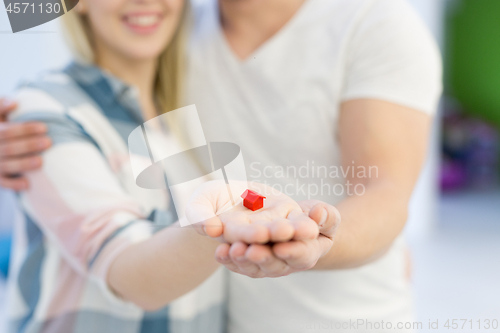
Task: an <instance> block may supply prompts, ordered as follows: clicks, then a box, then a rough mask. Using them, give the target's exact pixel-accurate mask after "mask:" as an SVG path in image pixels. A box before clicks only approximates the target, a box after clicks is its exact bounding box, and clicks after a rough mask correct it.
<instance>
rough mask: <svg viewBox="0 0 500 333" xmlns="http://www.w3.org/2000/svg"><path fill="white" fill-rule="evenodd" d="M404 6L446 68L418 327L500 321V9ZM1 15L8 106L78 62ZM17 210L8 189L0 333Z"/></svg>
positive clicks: (481, 3)
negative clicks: (53, 71) (42, 75)
mask: <svg viewBox="0 0 500 333" xmlns="http://www.w3.org/2000/svg"><path fill="white" fill-rule="evenodd" d="M196 1H203V0H196ZM402 1H409V2H410V3H412V4H413V5H414V7H415V8H416V10H417V11H418V12H419V13H420V14H421V16H422V18H423V20H424V21H425V22H426V24H427V25H428V26H429V29H430V30H431V32H432V33H433V34H434V36H435V37H436V40H437V41H438V43H439V45H440V47H441V49H442V53H443V59H444V64H445V93H444V96H443V99H442V103H441V106H440V111H439V116H438V117H437V119H436V122H435V127H434V131H433V139H432V143H431V149H430V153H429V158H428V161H427V164H426V166H425V168H424V171H423V173H422V176H421V179H420V181H419V183H418V185H417V189H416V190H415V193H414V197H413V199H412V202H411V207H410V220H409V222H408V225H407V228H406V230H405V233H406V236H407V238H408V241H409V243H410V246H411V252H412V257H413V283H414V285H415V298H416V310H417V320H419V321H422V322H423V323H424V328H425V327H426V326H427V325H426V323H428V321H429V320H431V321H435V320H439V321H440V322H441V321H442V322H443V323H444V322H445V321H446V320H448V319H450V320H452V319H458V320H460V319H467V320H470V319H472V320H473V321H477V320H485V319H489V320H493V319H497V320H499V321H500V134H499V133H500V0H402ZM0 7H1V9H0V45H2V47H1V51H0V96H9V95H10V94H12V92H13V91H14V89H15V87H16V85H17V84H18V83H19V82H20V81H22V80H25V79H30V78H33V77H34V76H35V75H36V73H39V72H40V71H43V70H46V69H49V68H56V67H60V66H62V65H63V64H64V63H66V62H67V61H68V60H69V58H70V57H69V52H68V50H67V49H66V48H65V46H64V44H63V41H62V38H61V34H60V31H59V26H58V23H57V22H54V21H52V22H49V23H46V24H44V25H42V26H39V27H35V28H32V29H30V30H28V31H24V32H20V33H17V34H15V35H14V34H12V32H11V30H10V25H9V22H8V19H7V13H6V11H5V10H4V7H2V6H0ZM14 203H15V201H14V195H13V194H12V193H10V192H8V191H5V190H1V189H0V332H2V331H3V330H2V328H1V324H2V322H3V320H2V319H3V317H2V314H3V313H5V312H4V309H5V303H4V299H5V278H6V276H7V274H8V258H9V251H10V245H11V231H12V225H13V224H14V223H15V219H16V217H15V209H13V207H14ZM423 331H426V330H425V329H424V330H423ZM463 331H464V332H479V331H484V329H483V330H479V329H476V330H470V329H467V330H463Z"/></svg>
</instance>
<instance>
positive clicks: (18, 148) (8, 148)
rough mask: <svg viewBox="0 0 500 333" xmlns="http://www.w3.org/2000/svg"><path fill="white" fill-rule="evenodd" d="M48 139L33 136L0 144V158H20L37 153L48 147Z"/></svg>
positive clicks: (49, 142)
mask: <svg viewBox="0 0 500 333" xmlns="http://www.w3.org/2000/svg"><path fill="white" fill-rule="evenodd" d="M51 143H52V142H51V140H50V138H48V137H46V136H34V137H27V138H19V139H16V140H12V141H9V142H7V143H0V157H10V156H20V155H28V154H34V153H39V152H40V151H43V150H45V149H47V148H49V147H50V145H51Z"/></svg>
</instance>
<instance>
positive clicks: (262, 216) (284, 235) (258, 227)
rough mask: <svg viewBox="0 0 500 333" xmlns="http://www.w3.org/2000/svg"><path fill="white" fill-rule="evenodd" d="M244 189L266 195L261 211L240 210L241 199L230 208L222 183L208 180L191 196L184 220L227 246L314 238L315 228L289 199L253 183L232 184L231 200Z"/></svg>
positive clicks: (244, 208)
mask: <svg viewBox="0 0 500 333" xmlns="http://www.w3.org/2000/svg"><path fill="white" fill-rule="evenodd" d="M247 188H250V189H252V190H254V191H256V192H258V193H260V194H262V195H264V196H266V199H265V201H264V207H263V208H262V209H259V210H257V211H252V210H250V209H248V208H246V207H244V206H243V205H242V203H241V200H240V202H236V203H235V205H234V206H232V201H231V198H230V197H229V194H228V187H227V185H226V183H225V182H223V181H211V182H207V183H205V184H204V185H202V186H201V187H200V188H198V189H197V191H196V192H195V193H194V194H193V195H192V196H191V199H190V201H189V203H188V205H187V209H186V217H187V218H188V220H189V222H190V223H195V224H194V226H195V227H196V229H197V230H198V231H199V232H200V233H202V234H204V235H208V236H210V237H212V238H218V239H219V240H220V241H221V242H226V243H230V244H232V243H236V242H244V243H247V244H255V243H256V244H266V243H268V242H286V241H289V240H292V239H293V240H313V239H316V238H317V236H318V225H317V224H316V222H314V221H313V220H312V219H311V218H309V217H308V216H307V215H306V214H304V212H303V210H302V208H301V206H300V205H299V204H298V203H297V202H295V201H294V200H293V199H291V198H290V197H288V196H286V195H285V194H283V193H281V192H279V191H276V190H275V189H273V188H271V187H269V186H267V185H263V184H259V183H254V182H248V183H247V182H232V184H231V192H233V198H240V195H241V194H242V193H243V192H244V191H245V190H246V189H247ZM240 192H241V193H240ZM196 222H198V223H196Z"/></svg>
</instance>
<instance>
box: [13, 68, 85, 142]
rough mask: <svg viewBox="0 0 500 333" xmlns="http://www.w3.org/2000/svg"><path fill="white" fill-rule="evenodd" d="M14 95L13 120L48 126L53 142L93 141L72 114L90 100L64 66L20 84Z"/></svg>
mask: <svg viewBox="0 0 500 333" xmlns="http://www.w3.org/2000/svg"><path fill="white" fill-rule="evenodd" d="M14 99H15V100H16V102H17V103H18V107H17V108H16V110H15V111H14V112H12V113H11V114H10V115H9V120H10V121H14V122H28V121H37V122H43V123H45V124H46V125H47V126H48V128H49V133H48V134H49V136H50V138H51V139H52V141H53V142H54V143H58V142H68V141H75V140H76V141H82V140H83V141H89V140H90V141H92V140H91V138H90V136H89V135H88V133H86V131H85V130H84V129H83V127H82V126H81V124H80V123H79V122H78V121H77V120H76V119H75V118H74V117H72V116H71V111H72V109H74V108H80V107H82V106H85V105H91V104H92V100H91V99H90V98H89V96H88V95H87V94H86V93H85V92H84V91H83V90H82V89H81V88H80V87H79V85H78V84H77V83H76V82H75V81H74V79H73V78H72V76H71V75H69V74H68V73H67V72H66V70H51V71H47V72H44V73H41V74H39V75H37V77H36V78H35V79H33V80H30V81H24V82H22V83H21V84H19V86H18V88H17V90H16V94H15V96H14Z"/></svg>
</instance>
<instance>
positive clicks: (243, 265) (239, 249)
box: [229, 242, 262, 278]
mask: <svg viewBox="0 0 500 333" xmlns="http://www.w3.org/2000/svg"><path fill="white" fill-rule="evenodd" d="M247 248H248V245H246V244H244V243H242V242H236V243H234V244H232V245H231V248H230V249H229V257H230V258H231V259H232V260H233V262H234V263H235V264H236V266H238V269H239V270H240V271H241V272H242V273H243V274H245V275H247V276H249V277H254V278H255V277H260V276H261V274H262V272H261V270H260V268H259V266H258V265H256V264H254V263H253V262H251V261H250V260H248V259H247V258H246V256H245V253H246V250H247Z"/></svg>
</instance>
